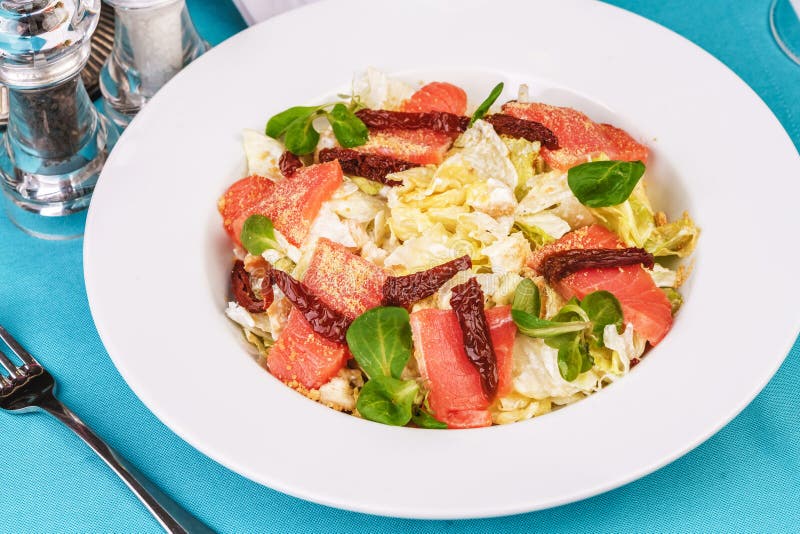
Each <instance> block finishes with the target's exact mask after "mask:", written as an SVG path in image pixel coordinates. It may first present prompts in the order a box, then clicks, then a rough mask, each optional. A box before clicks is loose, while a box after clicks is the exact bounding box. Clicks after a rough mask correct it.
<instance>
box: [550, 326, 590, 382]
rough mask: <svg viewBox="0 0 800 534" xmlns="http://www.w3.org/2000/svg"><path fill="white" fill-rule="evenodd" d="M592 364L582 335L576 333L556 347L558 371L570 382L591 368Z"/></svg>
mask: <svg viewBox="0 0 800 534" xmlns="http://www.w3.org/2000/svg"><path fill="white" fill-rule="evenodd" d="M592 364H593V362H592V357H591V356H590V355H589V348H588V347H587V346H586V343H585V342H584V341H583V336H581V335H578V334H576V335H575V336H573V337H572V338H571V339H570V340H569V341H565V342H563V343H561V345H560V346H559V347H558V371H559V373H561V377H562V378H563V379H564V380H566V381H567V382H572V381H573V380H575V379H576V378H578V375H579V374H581V373H583V372H586V371H588V370H589V369H591V368H592ZM587 365H588V367H587Z"/></svg>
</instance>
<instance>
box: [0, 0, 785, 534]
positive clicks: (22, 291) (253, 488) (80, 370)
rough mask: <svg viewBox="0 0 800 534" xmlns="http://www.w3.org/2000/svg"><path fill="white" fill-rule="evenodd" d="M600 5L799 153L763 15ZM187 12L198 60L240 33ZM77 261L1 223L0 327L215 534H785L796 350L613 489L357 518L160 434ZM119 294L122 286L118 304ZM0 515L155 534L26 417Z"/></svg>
mask: <svg viewBox="0 0 800 534" xmlns="http://www.w3.org/2000/svg"><path fill="white" fill-rule="evenodd" d="M613 3H614V4H616V5H619V6H620V7H622V8H625V9H628V10H630V11H633V12H636V13H639V14H641V15H642V16H644V17H647V18H649V19H651V20H654V21H656V22H658V23H660V24H662V25H664V26H666V27H668V28H670V29H672V30H674V31H676V32H677V33H679V34H681V35H683V36H685V37H686V38H688V39H690V40H691V41H693V42H695V43H697V44H698V45H700V46H701V47H702V48H704V49H705V50H707V51H708V52H710V53H711V54H713V55H714V56H716V57H717V58H719V59H720V60H721V61H723V62H724V63H725V64H727V65H728V66H729V67H730V68H731V69H733V70H734V71H735V72H736V73H737V74H738V75H739V76H740V77H742V78H743V79H744V80H745V81H746V82H747V83H748V84H749V85H750V86H751V87H753V89H754V90H755V91H756V92H757V93H758V94H759V96H760V97H761V98H762V99H763V100H764V101H765V102H766V103H767V104H768V105H769V107H770V108H771V109H772V110H773V112H774V113H775V114H776V116H777V117H778V119H779V120H780V121H781V123H782V124H783V126H784V128H785V129H786V130H787V132H788V133H789V135H790V136H791V138H792V139H793V141H794V143H795V146H800V67H798V66H796V65H795V64H793V63H792V62H791V61H790V60H789V59H787V58H786V57H785V56H783V54H782V53H781V51H780V49H779V48H778V47H777V45H776V44H775V42H774V41H773V39H772V37H771V35H770V33H769V26H768V20H767V12H768V7H769V3H770V0H747V1H743V2H726V1H724V0H706V1H704V2H695V1H691V0H671V1H669V2H659V1H655V0H647V1H641V2H639V1H635V0H615V1H614V2H613ZM188 5H189V8H190V10H191V13H192V16H193V18H194V20H195V22H196V24H197V26H198V28H199V30H200V32H201V33H202V34H203V36H204V37H205V38H206V39H207V40H209V42H211V43H212V44H217V43H219V42H220V41H222V40H224V39H226V38H227V37H229V36H230V35H233V34H234V33H236V32H238V31H240V30H242V29H244V27H245V24H244V22H243V21H242V19H241V17H240V16H239V14H238V13H237V11H236V9H235V8H234V6H233V4H232V3H231V2H230V0H188ZM537 23H542V21H539V22H537ZM534 26H535V25H534ZM587 54H591V50H587ZM223 105H224V103H217V106H218V107H219V106H223ZM748 135H753V133H752V132H746V131H745V132H743V134H742V157H743V159H746V157H747V156H746V145H747V136H748ZM786 179H787V180H798V179H800V177H799V176H786ZM787 222H788V221H787ZM82 245H83V243H82V241H81V240H77V241H72V242H62V243H59V242H46V241H38V240H35V239H32V238H29V237H27V236H26V235H25V234H23V233H22V232H20V231H19V230H17V229H16V228H15V227H13V226H12V224H11V223H10V222H9V221H8V220H7V219H6V218H5V217H4V216H3V215H0V324H3V325H4V326H6V328H8V329H9V330H10V331H11V332H13V333H14V334H15V335H16V336H17V337H18V339H19V340H20V341H22V342H23V344H24V345H26V346H27V347H28V349H29V350H30V351H31V352H32V353H33V354H35V355H38V356H39V358H40V359H41V360H42V361H43V362H44V363H45V364H46V365H47V367H48V368H50V369H51V371H52V372H53V374H54V375H55V376H56V377H57V379H58V381H59V383H60V385H61V389H60V392H61V398H62V399H63V400H64V402H65V403H67V404H68V405H69V406H70V407H72V408H73V410H74V411H75V412H77V413H78V414H79V415H80V416H81V417H83V418H84V419H85V420H86V422H87V423H89V424H90V425H91V426H92V427H93V428H94V429H95V430H96V431H97V432H98V434H100V435H101V436H103V437H104V438H105V439H107V441H108V442H109V443H110V444H111V445H112V446H113V447H115V448H117V449H118V450H119V451H121V452H122V453H123V454H124V455H125V456H126V457H127V458H128V459H129V460H130V461H131V462H132V463H134V464H135V465H137V466H138V467H139V468H140V469H141V470H142V471H143V472H144V473H145V474H146V475H147V476H149V477H150V478H151V479H152V480H153V481H154V482H155V483H157V484H158V485H159V486H160V487H161V488H163V489H164V491H166V492H167V493H169V494H170V495H171V496H173V497H174V498H175V499H176V500H177V501H179V502H180V503H182V504H183V505H185V506H186V507H187V508H188V509H189V510H190V511H191V512H193V513H194V514H195V515H197V516H198V517H200V518H201V519H202V520H203V521H204V522H206V523H207V524H208V525H210V526H211V527H212V528H214V529H215V530H218V531H220V532H225V533H229V532H230V533H234V532H237V533H244V532H276V533H277V532H325V533H339V532H342V533H344V532H376V533H382V532H410V533H418V532H419V533H421V532H433V533H467V532H470V533H471V532H509V533H511V532H588V531H590V532H620V531H625V532H654V531H658V532H687V531H689V532H703V531H724V532H735V531H760V532H789V531H798V530H800V508H799V507H798V506H797V502H798V496H799V495H800V409H798V405H800V389H798V387H797V377H798V376H800V342H796V343H795V345H794V347H793V348H792V349H791V352H790V353H789V355H788V357H787V359H786V361H785V363H784V364H783V366H782V367H781V368H780V370H779V371H778V373H777V374H776V375H775V377H774V378H773V379H772V380H771V381H770V383H769V384H768V385H767V387H766V388H765V389H764V390H763V391H762V392H761V393H760V394H759V395H758V397H757V398H756V399H755V400H754V401H753V403H752V404H750V406H748V407H747V408H746V409H745V410H744V411H743V412H742V413H741V414H740V415H739V416H738V417H736V418H735V419H734V420H733V421H732V422H731V423H730V424H728V425H727V426H726V427H725V428H723V429H722V430H721V431H720V432H718V433H717V434H716V435H714V436H713V437H712V438H710V439H709V440H708V441H706V442H705V443H703V444H702V445H700V446H699V447H697V448H696V449H695V450H693V451H692V452H690V453H688V454H687V455H685V456H684V457H682V458H680V459H678V460H676V461H675V462H673V463H671V464H670V465H668V466H666V467H664V468H662V469H660V470H658V471H657V472H655V473H653V474H651V475H649V476H646V477H644V478H642V479H640V480H638V481H635V482H633V483H630V484H628V485H626V486H624V487H622V488H619V489H617V490H614V491H611V492H608V493H605V494H602V495H599V496H596V497H593V498H590V499H587V500H584V501H581V502H578V503H574V504H570V505H566V506H561V507H558V508H554V509H551V510H545V511H541V512H533V513H529V514H523V515H516V516H510V517H502V518H494V519H484V520H469V521H414V520H402V519H393V518H385V517H377V516H369V515H363V514H358V513H352V512H346V511H342V510H336V509H332V508H328V507H325V506H320V505H317V504H313V503H309V502H305V501H302V500H299V499H296V498H293V497H289V496H286V495H284V494H282V493H279V492H276V491H274V490H272V489H269V488H266V487H263V486H260V485H258V484H255V483H253V482H251V481H249V480H246V479H245V478H243V477H241V476H239V475H236V474H234V473H232V472H230V471H228V470H227V469H225V468H223V467H221V466H220V465H218V464H217V463H215V462H214V461H212V460H210V459H208V458H206V457H205V456H203V455H202V454H200V453H199V452H197V451H196V450H194V449H193V448H192V447H190V446H189V445H188V444H186V443H184V442H183V441H182V440H181V439H180V438H178V437H177V436H176V435H175V434H173V433H172V432H171V431H170V430H169V429H168V428H166V427H165V426H164V425H163V424H162V423H161V422H159V421H158V420H157V419H156V417H155V416H154V415H153V414H151V413H150V412H149V411H148V410H147V409H146V408H145V407H144V405H143V404H142V403H141V402H140V401H139V400H138V399H137V398H136V396H135V395H134V394H133V393H132V392H131V390H130V389H129V388H128V387H127V385H126V384H125V382H124V381H123V380H122V378H121V377H120V376H119V374H118V373H117V371H116V369H115V368H114V366H113V364H112V363H111V361H110V359H109V358H108V355H107V353H106V351H105V349H104V348H103V345H102V342H101V340H100V338H99V337H98V335H97V331H96V330H95V327H94V324H93V323H92V319H91V316H90V313H89V307H88V303H87V300H86V291H85V287H84V282H83V264H82V250H81V249H82ZM121 261H124V258H123V259H121ZM791 290H794V289H791ZM124 291H125V287H124V283H123V284H121V285H120V298H124ZM793 313H797V312H796V311H795V312H793ZM753 357H758V355H754V356H753ZM700 401H701V400H700V399H698V402H700ZM254 424H268V423H267V422H266V421H265V422H263V423H258V422H254ZM632 446H635V444H633V445H632ZM587 461H592V460H591V459H587ZM348 483H353V484H357V483H358V480H352V481H348ZM530 483H531V484H536V480H531V481H530ZM487 491H491V488H487ZM0 513H2V519H1V520H0V532H9V533H11V532H13V533H39V532H142V533H145V532H153V533H155V532H160V528H159V526H158V524H157V523H156V522H155V521H154V520H153V519H152V518H151V517H150V516H149V514H148V513H147V512H146V511H145V509H144V508H143V507H142V506H141V505H140V504H139V502H138V501H137V500H136V499H135V498H134V497H133V496H132V494H130V493H129V492H128V490H127V489H126V488H125V487H124V485H123V484H122V483H121V482H120V481H119V480H118V479H117V478H116V477H115V475H113V474H112V473H111V471H110V470H108V469H107V468H106V467H105V465H104V464H103V463H102V462H101V461H100V460H99V459H98V458H97V457H95V455H94V454H93V453H92V452H91V451H90V450H89V449H88V448H87V447H85V446H84V445H83V444H82V443H81V442H80V441H79V440H78V438H76V437H75V436H73V435H72V434H71V433H70V432H69V431H68V430H67V429H65V428H63V427H62V426H60V425H59V424H58V423H56V422H55V421H54V420H52V419H50V418H47V417H46V416H44V415H40V414H31V415H25V416H11V415H8V414H4V413H0Z"/></svg>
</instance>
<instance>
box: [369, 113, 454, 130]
mask: <svg viewBox="0 0 800 534" xmlns="http://www.w3.org/2000/svg"><path fill="white" fill-rule="evenodd" d="M356 116H357V117H358V118H359V119H361V122H363V123H364V124H366V125H367V127H368V128H371V129H373V130H387V129H390V128H395V129H399V130H422V129H425V130H436V131H437V132H442V133H446V134H459V133H461V132H463V131H464V130H466V129H467V128H468V127H469V117H464V116H462V115H455V114H453V113H447V112H445V111H431V112H427V113H413V112H408V111H388V110H385V109H362V110H360V111H357V112H356Z"/></svg>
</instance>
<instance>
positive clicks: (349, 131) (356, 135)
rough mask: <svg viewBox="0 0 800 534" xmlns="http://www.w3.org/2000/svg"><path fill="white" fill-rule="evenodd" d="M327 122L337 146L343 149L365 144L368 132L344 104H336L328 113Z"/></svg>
mask: <svg viewBox="0 0 800 534" xmlns="http://www.w3.org/2000/svg"><path fill="white" fill-rule="evenodd" d="M328 121H329V122H330V123H331V127H333V134H334V135H335V136H336V140H337V141H339V144H340V145H342V146H343V147H345V148H353V147H355V146H361V145H363V144H364V143H366V142H367V138H368V137H369V130H368V129H367V126H366V125H365V124H364V123H363V122H361V119H359V118H358V117H356V115H355V114H354V113H353V112H352V111H350V110H349V109H347V107H346V106H345V105H344V104H336V105H334V106H333V109H331V111H330V112H329V113H328Z"/></svg>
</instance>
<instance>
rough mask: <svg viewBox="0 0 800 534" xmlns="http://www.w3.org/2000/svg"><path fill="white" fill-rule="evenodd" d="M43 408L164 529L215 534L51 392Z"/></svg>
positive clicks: (181, 532) (174, 531)
mask: <svg viewBox="0 0 800 534" xmlns="http://www.w3.org/2000/svg"><path fill="white" fill-rule="evenodd" d="M39 407H40V408H41V409H43V410H44V411H46V412H47V413H49V414H51V415H52V416H54V417H55V418H56V419H58V420H59V421H61V422H62V423H64V424H65V425H67V426H68V427H69V428H70V429H72V431H73V432H75V433H76V434H77V435H78V436H79V437H80V438H81V439H82V440H83V441H84V442H86V444H87V445H89V447H91V448H92V450H93V451H94V452H96V453H97V455H98V456H99V457H100V458H102V459H103V461H104V462H105V463H106V464H107V465H108V466H109V467H110V468H111V469H113V470H114V472H115V473H116V474H117V475H118V476H119V478H121V479H122V481H123V482H125V485H127V486H128V487H129V488H130V490H131V491H132V492H133V493H134V494H135V495H136V497H138V498H139V500H140V501H142V503H143V504H144V505H145V506H146V507H147V509H148V510H149V511H150V513H151V514H153V517H155V518H156V520H158V522H159V523H161V526H162V527H164V530H166V531H167V532H170V533H176V534H177V533H180V534H184V533H187V534H195V533H196V534H213V533H214V531H213V530H211V529H210V528H208V527H207V526H206V525H204V524H203V523H202V522H200V520H199V519H197V518H196V517H194V516H193V515H192V514H190V513H189V512H187V511H186V510H184V509H183V508H182V507H181V506H180V505H179V504H178V503H176V502H175V501H173V500H172V499H171V498H170V497H168V496H167V495H165V494H164V493H163V492H162V491H161V490H160V489H158V488H157V487H156V485H155V484H153V483H152V482H150V480H148V478H147V477H145V476H144V475H143V474H141V473H140V472H139V471H138V470H137V469H136V468H135V467H133V466H132V465H131V464H129V463H128V461H127V460H125V459H124V458H123V457H122V456H120V455H119V454H118V453H117V452H116V451H115V450H114V449H112V448H111V447H109V446H108V445H107V444H106V443H105V442H104V441H103V440H102V439H100V438H99V437H98V436H97V434H95V433H94V432H92V430H91V429H90V428H89V427H88V426H86V424H85V423H84V422H83V421H81V420H80V419H79V418H78V416H77V415H75V414H74V413H73V412H72V411H71V410H70V409H69V408H67V407H66V406H64V404H62V403H61V401H59V400H58V399H56V398H55V397H54V396H52V395H50V396H48V397H47V398H45V399H42V401H41V402H40V404H39Z"/></svg>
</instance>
